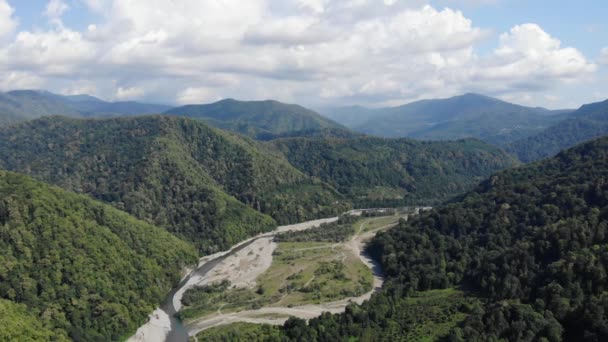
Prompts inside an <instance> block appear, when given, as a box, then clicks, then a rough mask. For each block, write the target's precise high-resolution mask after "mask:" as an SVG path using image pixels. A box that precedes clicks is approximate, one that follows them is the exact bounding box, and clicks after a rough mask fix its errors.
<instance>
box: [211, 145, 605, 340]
mask: <svg viewBox="0 0 608 342" xmlns="http://www.w3.org/2000/svg"><path fill="white" fill-rule="evenodd" d="M606 179H608V138H603V139H599V140H595V141H593V142H590V143H587V144H584V145H581V146H578V147H576V148H574V149H571V150H568V151H565V152H562V153H560V154H558V155H557V156H556V157H555V158H553V159H549V160H546V161H543V162H540V163H534V164H531V165H528V166H525V167H519V168H514V169H510V170H506V171H503V172H499V173H497V174H495V175H493V176H492V177H490V178H489V179H487V180H486V181H484V182H482V183H481V184H480V185H479V186H478V187H477V188H475V189H474V190H473V191H471V192H469V193H467V194H466V195H463V196H461V197H460V198H459V199H458V200H455V201H453V202H451V203H448V204H446V205H443V206H440V207H439V208H437V209H435V210H433V211H431V212H428V213H425V214H423V215H421V216H420V217H417V218H414V219H411V220H409V221H408V222H405V221H401V222H400V224H399V226H397V227H396V228H393V229H391V230H390V231H388V232H385V233H380V234H379V235H378V236H377V237H376V238H375V239H374V240H373V241H372V243H371V245H370V246H369V247H368V250H369V251H370V252H371V253H372V255H373V256H374V258H376V259H377V260H379V261H380V263H381V264H382V267H383V270H384V272H385V274H386V282H385V283H384V286H383V289H382V290H381V291H380V292H379V293H378V294H377V295H375V296H373V297H372V299H371V300H370V301H369V302H367V303H364V304H363V305H362V306H357V305H352V306H350V307H348V308H347V310H346V313H345V314H341V315H329V314H325V315H323V316H321V317H319V318H316V319H312V320H310V321H309V323H308V324H306V322H305V321H302V320H298V319H291V320H289V321H288V322H287V323H286V324H285V326H284V327H283V328H281V329H280V330H278V331H277V330H276V329H270V328H268V327H264V326H260V327H258V328H251V327H249V326H247V327H245V328H244V329H243V330H239V331H236V330H234V329H230V328H217V329H215V330H212V331H210V332H209V333H202V334H201V335H200V336H199V338H206V337H210V338H209V340H211V341H213V340H221V339H222V338H224V337H227V336H230V337H231V338H233V340H238V339H239V338H242V337H245V336H247V338H248V339H249V340H258V341H273V340H276V338H277V337H280V338H283V340H289V341H299V340H307V341H378V340H382V341H395V340H399V341H421V340H425V341H443V340H448V341H605V340H606V339H608V331H607V330H606V321H607V319H608V295H607V294H608V276H606V275H607V271H606V270H607V268H608V234H607V232H608V182H606Z"/></svg>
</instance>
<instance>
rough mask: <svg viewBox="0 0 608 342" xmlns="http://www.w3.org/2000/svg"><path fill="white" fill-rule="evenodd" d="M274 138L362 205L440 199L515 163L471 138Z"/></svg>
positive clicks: (295, 161) (299, 163)
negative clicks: (433, 140) (456, 139)
mask: <svg viewBox="0 0 608 342" xmlns="http://www.w3.org/2000/svg"><path fill="white" fill-rule="evenodd" d="M270 144H271V145H272V146H273V147H274V148H277V149H278V150H279V151H281V152H282V153H283V154H284V155H285V156H286V158H287V159H288V160H289V162H290V163H291V164H292V165H293V166H295V167H296V168H298V169H300V170H302V171H304V172H305V173H306V174H308V175H310V176H313V177H318V178H320V179H321V180H323V181H325V182H327V183H329V184H331V185H332V186H334V187H335V188H336V189H338V190H339V191H340V192H342V193H344V194H346V195H347V196H348V197H349V198H351V199H353V201H355V202H356V204H357V206H362V207H365V206H386V205H388V206H391V205H401V204H404V203H417V204H421V203H436V202H438V201H441V200H445V199H447V198H449V197H451V196H453V195H455V194H460V193H462V192H464V191H466V190H469V189H470V188H472V187H473V186H474V185H475V184H477V183H478V182H479V181H481V180H482V179H483V178H485V177H487V176H488V175H490V174H491V173H493V172H496V171H497V170H500V169H504V168H507V167H510V166H513V165H515V160H514V159H513V158H512V157H510V156H509V155H507V154H506V153H504V152H503V151H501V150H500V149H498V148H496V147H493V146H490V145H488V144H486V143H483V142H481V141H479V140H473V139H468V140H459V141H451V142H419V141H414V140H410V139H383V138H374V137H359V138H352V139H340V138H325V139H319V138H317V139H310V138H286V139H277V140H273V141H272V142H270Z"/></svg>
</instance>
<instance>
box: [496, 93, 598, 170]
mask: <svg viewBox="0 0 608 342" xmlns="http://www.w3.org/2000/svg"><path fill="white" fill-rule="evenodd" d="M604 135H608V100H606V101H603V102H598V103H592V104H588V105H584V106H582V107H581V108H579V109H578V110H577V111H575V112H573V113H572V114H571V115H570V117H569V118H568V119H566V120H563V121H560V122H558V123H557V124H555V125H553V126H550V127H549V128H547V129H545V130H543V131H542V132H540V133H538V134H536V135H533V136H530V137H527V138H524V139H521V140H518V141H515V142H513V143H511V144H509V145H508V146H506V150H507V151H509V152H511V153H513V154H514V155H516V156H517V157H518V158H519V159H520V160H521V161H523V162H531V161H534V160H538V159H542V158H546V157H550V156H553V155H555V154H556V153H558V152H559V151H560V150H563V149H566V148H569V147H572V146H574V145H577V144H580V143H582V142H585V141H588V140H591V139H594V138H597V137H601V136H604Z"/></svg>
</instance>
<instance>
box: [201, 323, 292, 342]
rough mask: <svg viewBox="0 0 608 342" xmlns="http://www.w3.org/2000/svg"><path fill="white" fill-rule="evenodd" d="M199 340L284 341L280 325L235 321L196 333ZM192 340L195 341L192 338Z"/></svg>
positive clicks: (231, 341)
mask: <svg viewBox="0 0 608 342" xmlns="http://www.w3.org/2000/svg"><path fill="white" fill-rule="evenodd" d="M196 338H197V339H198V340H199V341H208V342H262V341H276V342H280V341H284V340H285V339H284V337H283V335H282V332H281V330H280V329H279V327H275V326H272V325H267V324H252V323H234V324H230V325H225V326H219V327H215V328H211V329H208V330H205V331H203V332H201V333H200V334H198V335H196ZM190 341H191V342H192V341H194V338H191V339H190Z"/></svg>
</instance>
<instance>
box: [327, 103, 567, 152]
mask: <svg viewBox="0 0 608 342" xmlns="http://www.w3.org/2000/svg"><path fill="white" fill-rule="evenodd" d="M349 110H351V111H352V113H353V115H354V116H355V119H356V120H354V121H353V119H352V118H351V115H349V114H348V113H349ZM567 112H568V111H550V110H547V109H544V108H532V107H524V106H520V105H515V104H512V103H508V102H505V101H501V100H498V99H495V98H491V97H488V96H483V95H478V94H464V95H461V96H455V97H451V98H448V99H433V100H421V101H416V102H412V103H409V104H405V105H402V106H398V107H389V108H377V109H367V111H366V110H365V109H364V108H361V107H354V108H350V109H349V108H346V109H338V110H335V111H334V112H333V113H330V114H328V116H329V117H330V118H333V119H335V120H336V121H337V122H340V123H344V124H345V125H348V124H351V126H349V127H350V128H352V129H354V130H357V131H360V132H363V133H367V134H372V135H376V136H381V137H395V138H400V137H410V138H415V139H422V140H453V139H461V138H467V137H473V138H478V139H481V140H483V141H486V142H489V143H491V144H495V145H500V146H502V145H505V144H507V143H509V142H512V141H514V140H517V139H521V138H523V137H527V136H529V135H532V134H536V133H538V132H539V131H541V130H542V129H544V128H546V127H549V126H550V125H552V124H554V123H557V122H559V121H560V120H562V119H563V118H564V114H566V113H567ZM365 117H367V118H368V119H367V120H365ZM357 120H359V121H357ZM363 120H365V121H364V122H360V121H363Z"/></svg>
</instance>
